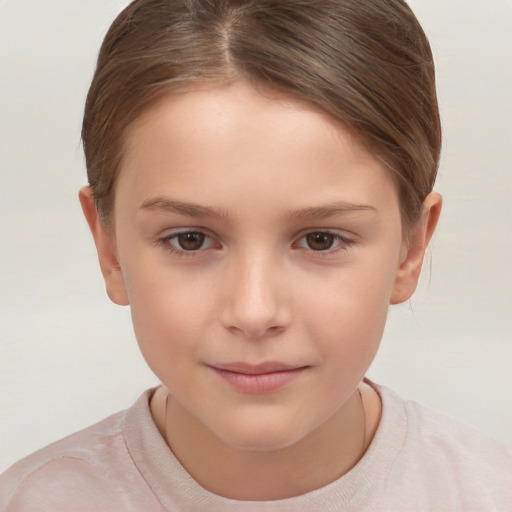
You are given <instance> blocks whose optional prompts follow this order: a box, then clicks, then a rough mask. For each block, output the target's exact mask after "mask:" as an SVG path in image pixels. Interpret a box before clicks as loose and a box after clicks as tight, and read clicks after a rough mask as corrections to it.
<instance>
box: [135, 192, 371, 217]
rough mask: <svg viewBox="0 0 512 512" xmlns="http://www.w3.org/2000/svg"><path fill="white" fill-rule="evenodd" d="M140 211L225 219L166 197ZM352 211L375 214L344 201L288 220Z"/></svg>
mask: <svg viewBox="0 0 512 512" xmlns="http://www.w3.org/2000/svg"><path fill="white" fill-rule="evenodd" d="M141 209H144V210H150V211H154V212H160V213H176V214H178V215H186V216H188V217H211V218H216V219H224V218H226V217H227V213H226V212H225V211H220V210H215V209H214V208H209V207H208V206H200V205H198V204H194V203H185V202H182V201H176V200H173V199H170V198H166V197H155V198H153V199H148V200H146V201H144V202H143V203H142V205H141ZM354 211H369V212H374V213H376V212H377V209H376V208H374V207H373V206H369V205H362V204H353V203H349V202H346V201H338V202H335V203H330V204H326V205H322V206H313V207H310V208H302V209H300V210H296V211H293V212H291V213H290V214H289V215H288V216H289V217H290V218H296V219H302V220H313V219H322V218H328V217H334V216H336V215H341V214H346V213H350V212H354Z"/></svg>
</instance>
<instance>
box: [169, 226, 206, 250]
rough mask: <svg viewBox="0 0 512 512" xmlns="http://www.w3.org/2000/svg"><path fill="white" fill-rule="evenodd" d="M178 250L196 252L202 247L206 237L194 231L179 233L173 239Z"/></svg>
mask: <svg viewBox="0 0 512 512" xmlns="http://www.w3.org/2000/svg"><path fill="white" fill-rule="evenodd" d="M175 239H176V242H177V243H178V245H179V248H180V249H182V250H183V251H198V250H199V249H201V248H202V247H203V244H204V241H205V239H206V235H205V234H204V233H198V232H195V231H187V232H185V233H179V234H177V235H176V237H175Z"/></svg>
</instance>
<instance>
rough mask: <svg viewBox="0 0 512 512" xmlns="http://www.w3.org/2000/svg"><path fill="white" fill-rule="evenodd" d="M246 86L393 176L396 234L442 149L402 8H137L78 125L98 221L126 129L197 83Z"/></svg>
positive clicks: (417, 33) (423, 56)
mask: <svg viewBox="0 0 512 512" xmlns="http://www.w3.org/2000/svg"><path fill="white" fill-rule="evenodd" d="M237 79H246V80H251V81H253V82H256V83H260V84H262V85H266V86H269V87H271V88H275V89H279V90H281V91H284V92H285V93H289V94H290V95H291V96H294V97H297V98H301V99H304V100H307V101H310V102H312V103H314V104H316V105H317V106H318V107H319V108H320V109H322V110H323V111H325V112H327V113H329V114H331V115H332V116H334V117H335V118H337V119H338V120H340V121H341V122H342V123H343V124H344V125H345V126H346V127H348V128H349V129H350V130H352V131H353V133H354V134H355V135H356V136H357V137H359V139H360V140H361V141H363V142H364V144H365V145H366V147H367V149H368V150H369V151H370V152H371V153H372V154H374V155H375V156H376V157H377V158H379V159H381V160H382V161H383V162H384V163H385V164H386V165H387V166H388V167H389V169H390V172H391V173H392V175H393V176H394V178H395V179H396V182H397V185H398V189H399V194H400V206H401V212H402V222H403V225H404V229H405V231H407V230H408V229H409V228H410V227H412V226H413V225H414V223H415V222H416V221H417V220H418V219H419V217H420V215H421V211H422V203H423V200H424V199H425V197H426V196H427V195H428V194H429V192H430V191H431V190H432V188H433V185H434V181H435V178H436V173H437V167H438V164H439V156H440V149H441V126H440V119H439V111H438V104H437V96H436V87H435V71H434V64H433V59H432V53H431V49H430V45H429V43H428V40H427V38H426V36H425V34H424V32H423V30H422V28H421V26H420V24H419V23H418V21H417V19H416V17H415V16H414V14H413V13H412V11H411V10H410V8H409V7H408V6H407V4H406V3H405V2H404V1H403V0H135V1H134V2H132V3H131V4H130V5H129V6H128V7H126V9H124V10H123V11H122V12H121V14H120V15H119V16H118V17H117V19H116V20H115V21H114V23H113V24H112V26H111V27H110V29H109V31H108V33H107V35H106V37H105V40H104V42H103V45H102V47H101V50H100V54H99V58H98V64H97V68H96V71H95V74H94V78H93V81H92V84H91V87H90V90H89V94H88V96H87V101H86V106H85V114H84V120H83V127H82V140H83V145H84V151H85V157H86V164H87V172H88V179H89V184H90V186H91V188H92V191H93V195H94V198H95V201H96V205H97V208H98V211H99V212H100V215H101V218H102V220H103V222H104V224H105V225H106V226H107V227H108V226H109V224H110V223H111V213H112V206H113V200H114V189H115V182H116V178H117V175H118V173H119V171H120V167H121V166H122V154H123V143H124V136H125V135H126V132H127V128H128V127H129V126H130V125H131V124H132V123H133V121H135V119H137V117H138V116H139V115H140V114H141V113H142V112H143V111H144V110H145V109H147V108H148V107H149V106H150V105H152V104H153V103H154V102H155V101H157V100H158V99H160V98H162V97H163V96H165V95H167V94H169V93H170V92H172V91H183V90H186V88H187V87H188V86H190V85H192V84H194V83H200V82H212V83H229V82H230V81H234V80H237Z"/></svg>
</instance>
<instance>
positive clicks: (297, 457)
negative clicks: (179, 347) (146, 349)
mask: <svg viewBox="0 0 512 512" xmlns="http://www.w3.org/2000/svg"><path fill="white" fill-rule="evenodd" d="M162 389H165V388H162ZM167 397H168V398H167ZM167 397H163V398H161V399H160V405H159V406H158V407H157V408H158V409H160V411H162V412H161V413H160V414H159V415H158V414H156V415H155V414H154V416H155V420H156V421H157V424H158V425H159V427H160V430H161V432H162V435H163V436H164V438H165V439H166V441H167V443H168V444H169V446H170V447H171V449H172V451H173V453H174V455H175V456H176V458H177V459H178V460H179V461H180V463H181V464H182V465H183V467H184V468H185V469H186V470H187V471H188V473H189V474H190V475H191V476H192V477H193V478H194V480H196V481H197V482H198V483H199V484H200V485H201V486H203V487H204V488H205V489H207V490H209V491H210V492H212V493H214V494H217V495H220V496H224V497H226V498H230V499H235V500H242V501H244V500H247V501H263V500H278V499H285V498H290V497H293V496H298V495H302V494H305V493H307V492H310V491H313V490H315V489H319V488H321V487H323V486H325V485H328V484H329V483H331V482H333V481H335V480H337V479H338V478H340V477H341V476H343V475H344V474H345V473H347V472H348V471H350V469H352V468H353V467H354V466H355V465H356V464H357V462H358V461H359V460H360V459H361V457H362V456H363V454H364V451H365V449H366V444H367V439H366V438H365V437H366V432H367V431H368V430H369V429H368V428H367V425H366V414H365V407H364V405H363V400H362V397H361V395H360V393H359V391H358V390H356V391H355V392H354V393H353V394H352V396H351V397H350V398H349V399H348V400H347V402H346V403H345V404H344V405H343V407H342V408H340V409H339V410H338V411H336V412H335V413H334V414H333V415H332V416H331V417H330V418H329V419H328V420H327V421H326V422H324V423H323V424H322V425H320V426H319V427H318V428H317V429H315V430H314V431H313V432H311V433H309V434H308V435H307V436H306V437H304V438H302V439H301V440H300V441H298V442H296V443H294V444H292V445H291V446H287V447H284V448H280V449H276V450H245V449H238V448H235V447H232V446H229V445H227V444H226V443H224V442H222V441H221V440H219V439H218V438H217V437H216V436H214V435H213V434H212V432H211V431H209V430H208V429H207V428H206V427H205V426H204V425H203V424H202V423H200V422H198V421H197V420H196V419H195V417H193V416H192V415H190V414H189V413H188V412H187V411H186V410H185V409H183V408H182V407H181V405H180V404H179V403H177V402H176V400H174V399H173V398H172V396H169V395H167ZM155 403H157V401H155ZM166 406H167V407H166ZM152 408H153V404H152ZM166 409H167V411H166ZM167 417H168V418H169V421H168V422H167V423H166V421H165V418H167ZM171 418H172V420H171Z"/></svg>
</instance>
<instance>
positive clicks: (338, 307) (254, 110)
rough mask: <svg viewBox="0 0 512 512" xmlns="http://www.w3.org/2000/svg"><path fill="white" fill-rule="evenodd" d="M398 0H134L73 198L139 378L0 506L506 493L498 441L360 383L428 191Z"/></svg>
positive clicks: (417, 83)
mask: <svg viewBox="0 0 512 512" xmlns="http://www.w3.org/2000/svg"><path fill="white" fill-rule="evenodd" d="M440 141H441V133H440V123H439V115H438V109H437V100H436V93H435V79H434V67H433V63H432V56H431V52H430V48H429V45H428V42H427V40H426V38H425V36H424V34H423V31H422V30H421V27H420V26H419V25H418V22H417V21H416V19H415V17H414V16H413V14H412V13H411V11H410V10H409V8H408V7H407V6H406V4H405V3H403V2H402V1H401V0H365V1H364V2H362V1H360V0H358V1H356V0H336V1H334V0H333V1H329V0H327V1H307V2H305V1H301V0H293V1H291V0H284V1H282V0H281V1H277V0H263V1H262V0H259V1H256V0H136V1H135V2H133V3H132V4H130V5H129V6H128V7H127V8H126V9H125V10H124V11H123V12H122V13H121V14H120V15H119V17H118V18H117V20H116V21H115V22H114V24H113V25H112V27H111V29H110V31H109V33H108V34H107V36H106V39H105V41H104V43H103V46H102V49H101V52H100V56H99V60H98V67H97V70H96V73H95V76H94V79H93V83H92V85H91V89H90V91H89V96H88V99H87V104H86V109H85V116H84V123H83V142H84V149H85V154H86V161H87V168H88V178H89V186H88V187H85V188H84V189H82V190H81V191H80V201H81V204H82V208H83V210H84V213H85V217H86V219H87V221H88V224H89V226H90V228H91V231H92V234H93V237H94V240H95V243H96V247H97V251H98V256H99V262H100V266H101V270H102V273H103V276H104V279H105V283H106V288H107V292H108V295H109V297H110V298H111V300H112V301H113V302H115V303H117V304H120V305H130V308H131V312H132V318H133V324H134V329H135V333H136V336H137V340H138V343H139V345H140V348H141V351H142V353H143V355H144V357H145V359H146V361H147V362H148V364H149V366H150V368H151V369H152V370H153V371H154V373H155V374H156V375H157V376H158V378H159V379H160V381H161V382H162V386H160V387H159V388H157V389H153V390H149V391H147V392H146V393H144V394H143V395H142V396H141V397H140V399H139V400H138V401H137V403H136V404H135V405H134V406H133V407H132V408H130V409H128V410H127V411H123V412H120V413H118V414H116V415H114V416H112V417H110V418H107V419H106V420H104V421H103V422H101V423H99V424H97V425H94V426H92V427H89V428H88V429H86V430H84V431H82V432H79V433H77V434H74V435H72V436H70V437H68V438H66V439H64V440H62V441H59V442H57V443H55V444H53V445H50V446H49V447H47V448H45V449H43V450H41V451H39V452H37V453H36V454H34V455H32V456H29V457H27V458H26V459H24V460H23V461H20V462H19V463H18V464H15V465H14V466H13V467H12V468H11V469H9V470H8V471H7V472H6V473H4V475H3V476H2V477H1V478H0V504H1V506H0V509H1V510H9V511H18V510H21V511H30V510H38V511H45V510H52V511H60V510H102V511H107V510H111V511H114V510H115V511H119V510H123V511H124V510H145V511H147V510H151V511H153V510H173V511H174V510H183V511H196V510H197V511H200V510H201V511H202V510H207V511H216V510H219V511H221V510H222V511H224V510H233V511H235V510H236V511H244V510H247V511H258V510H272V511H281V510H282V511H295V510H305V511H306V510H307V511H311V510H318V511H323V510H374V511H400V510H408V511H410V510H431V511H444V510H445V511H448V510H450V511H452V510H461V511H468V510H482V511H483V510H485V511H488V510H503V511H504V510H510V509H511V507H512V497H511V493H512V458H511V456H510V454H509V453H508V452H507V451H506V450H505V449H504V448H503V447H501V446H500V445H499V444H497V443H495V442H494V441H492V440H489V439H487V438H485V437H484V436H482V435H481V434H478V433H476V432H474V431H473V430H471V429H469V428H468V427H465V426H462V425H460V424H458V423H456V422H454V421H453V420H450V419H448V418H445V417H443V416H440V415H437V414H435V413H433V412H431V411H428V410H427V409H425V408H423V407H421V406H419V405H417V404H415V403H412V402H403V401H402V400H401V399H400V398H399V397H398V396H397V395H395V394H394V393H393V392H392V391H390V390H389V389H387V388H385V387H382V386H379V385H377V384H375V383H373V382H370V381H369V380H367V379H365V377H364V376H365V373H366V371H367V369H368V367H369V365H370V363H371V362H372V360H373V358H374V356H375V353H376V351H377V348H378V345H379V342H380V340H381V337H382V332H383V328H384V324H385V320H386V314H387V309H388V305H389V304H394V303H400V302H403V301H406V300H407V299H408V298H409V297H410V296H411V294H412V293H413V292H414V289H415V287H416V283H417V279H418V275H419V272H420V268H421V264H422V260H423V256H424V253H425V250H426V248H427V245H428V242H429V240H430V238H431V236H432V233H433V231H434V229H435V226H436V223H437V220H438V217H439V214H440V210H441V198H440V196H439V195H438V194H437V193H436V192H433V185H434V181H435V175H436V170H437V166H438V161H439V152H440V145H441V142H440Z"/></svg>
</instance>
